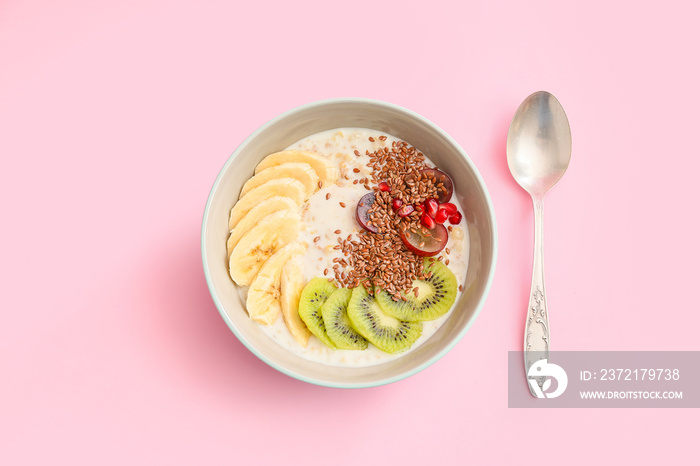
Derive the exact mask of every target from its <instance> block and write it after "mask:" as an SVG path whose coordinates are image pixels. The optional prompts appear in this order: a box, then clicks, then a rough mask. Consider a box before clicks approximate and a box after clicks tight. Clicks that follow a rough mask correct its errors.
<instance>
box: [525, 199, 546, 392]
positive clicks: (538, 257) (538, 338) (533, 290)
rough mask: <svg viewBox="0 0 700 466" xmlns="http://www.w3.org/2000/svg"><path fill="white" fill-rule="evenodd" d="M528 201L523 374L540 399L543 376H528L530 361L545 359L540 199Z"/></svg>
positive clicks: (544, 301)
mask: <svg viewBox="0 0 700 466" xmlns="http://www.w3.org/2000/svg"><path fill="white" fill-rule="evenodd" d="M532 202H533V205H534V209H535V248H534V255H533V261H532V285H531V286H530V302H529V305H528V310H527V320H526V322H525V343H524V353H525V377H526V378H527V381H528V386H529V387H530V393H532V396H534V397H536V398H542V397H543V394H542V393H543V389H542V386H543V384H544V380H545V377H537V379H530V378H529V377H528V373H529V370H530V367H531V366H532V365H533V364H534V363H536V362H537V361H539V360H541V359H547V360H548V359H549V318H548V316H547V297H546V295H545V290H544V249H543V229H544V224H543V214H544V198H543V197H542V198H537V197H533V199H532Z"/></svg>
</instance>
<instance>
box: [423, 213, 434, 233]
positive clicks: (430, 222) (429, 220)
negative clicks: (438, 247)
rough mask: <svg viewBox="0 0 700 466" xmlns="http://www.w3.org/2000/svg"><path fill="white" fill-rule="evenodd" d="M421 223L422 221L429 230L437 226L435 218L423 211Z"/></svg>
mask: <svg viewBox="0 0 700 466" xmlns="http://www.w3.org/2000/svg"><path fill="white" fill-rule="evenodd" d="M420 223H422V224H423V226H424V227H426V228H427V229H429V230H432V229H433V228H435V220H433V218H432V217H431V216H430V215H428V214H427V213H423V215H421V217H420Z"/></svg>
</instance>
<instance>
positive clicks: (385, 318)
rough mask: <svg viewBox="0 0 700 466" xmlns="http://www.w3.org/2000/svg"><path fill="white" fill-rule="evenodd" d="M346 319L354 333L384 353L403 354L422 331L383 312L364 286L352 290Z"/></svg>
mask: <svg viewBox="0 0 700 466" xmlns="http://www.w3.org/2000/svg"><path fill="white" fill-rule="evenodd" d="M348 318H349V319H350V324H351V325H352V327H353V328H354V329H355V330H356V331H357V333H359V334H360V335H362V336H363V337H365V338H366V339H367V340H368V341H369V342H370V343H372V344H373V345H374V346H376V347H377V348H379V349H380V350H382V351H384V352H386V353H401V352H403V351H406V350H407V349H409V348H410V347H411V345H413V343H414V342H415V341H416V340H417V339H418V337H420V335H421V332H422V331H423V324H421V323H420V322H406V321H402V320H398V319H395V318H394V317H391V316H390V315H388V314H386V313H385V312H383V311H382V309H381V308H380V307H379V304H377V300H376V299H375V298H374V295H371V294H369V293H368V292H367V290H366V289H365V287H364V286H358V287H357V288H354V289H353V290H352V296H351V297H350V302H349V303H348Z"/></svg>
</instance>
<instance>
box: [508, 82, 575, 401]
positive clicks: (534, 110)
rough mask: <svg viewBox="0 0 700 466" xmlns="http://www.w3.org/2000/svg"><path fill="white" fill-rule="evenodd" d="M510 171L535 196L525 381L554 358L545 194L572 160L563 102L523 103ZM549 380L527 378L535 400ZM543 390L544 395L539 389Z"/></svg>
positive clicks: (511, 141)
mask: <svg viewBox="0 0 700 466" xmlns="http://www.w3.org/2000/svg"><path fill="white" fill-rule="evenodd" d="M506 153H507V156H508V167H509V168H510V172H511V173H512V174H513V178H515V181H517V182H518V184H519V185H520V186H522V187H523V189H524V190H525V191H527V192H528V193H530V196H531V197H532V203H533V204H534V208H535V251H534V257H533V265H532V285H531V287H530V302H529V306H528V311H527V321H526V322H525V342H524V352H525V376H526V377H528V372H529V370H530V367H531V366H532V365H533V364H535V362H537V361H538V360H541V359H547V360H548V359H549V345H550V340H549V319H548V317H547V298H546V294H545V290H544V254H543V248H542V246H543V244H542V242H543V239H542V230H543V220H542V216H543V210H544V206H543V203H544V195H545V194H546V193H547V191H549V190H550V189H552V187H553V186H554V185H555V184H557V181H559V179H560V178H561V177H562V175H563V174H564V172H565V171H566V168H567V167H568V166H569V160H570V159H571V129H570V128H569V120H568V119H567V118H566V113H564V109H563V108H562V106H561V104H560V103H559V101H558V100H557V99H556V98H555V97H554V96H553V95H552V94H550V93H549V92H545V91H539V92H535V93H534V94H532V95H530V96H529V97H528V98H527V99H525V100H524V101H523V103H522V104H520V107H518V110H517V111H516V112H515V116H513V121H511V123H510V128H509V129H508V142H507V146H506ZM544 379H545V378H544V377H538V378H537V383H534V382H535V381H534V380H532V379H529V378H528V382H530V383H529V384H528V385H529V387H530V392H531V393H532V395H533V396H535V397H538V398H541V397H542V393H543V391H544V390H545V389H546V386H545V387H544V388H543V384H544ZM538 389H539V390H538Z"/></svg>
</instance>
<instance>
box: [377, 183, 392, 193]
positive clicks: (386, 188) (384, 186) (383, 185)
mask: <svg viewBox="0 0 700 466" xmlns="http://www.w3.org/2000/svg"><path fill="white" fill-rule="evenodd" d="M379 190H380V191H384V192H389V191H391V186H389V185H388V184H387V183H386V181H382V182H381V183H379Z"/></svg>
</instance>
